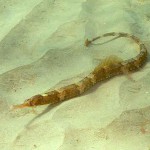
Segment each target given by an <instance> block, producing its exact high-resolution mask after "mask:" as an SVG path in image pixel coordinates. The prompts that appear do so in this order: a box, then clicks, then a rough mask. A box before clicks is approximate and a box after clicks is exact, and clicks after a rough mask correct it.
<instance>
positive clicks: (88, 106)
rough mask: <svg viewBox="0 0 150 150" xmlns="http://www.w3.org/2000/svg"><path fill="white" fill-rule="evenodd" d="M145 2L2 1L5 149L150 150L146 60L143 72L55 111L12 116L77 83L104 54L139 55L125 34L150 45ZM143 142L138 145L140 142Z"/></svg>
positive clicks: (0, 95) (0, 127)
mask: <svg viewBox="0 0 150 150" xmlns="http://www.w3.org/2000/svg"><path fill="white" fill-rule="evenodd" d="M149 7H150V2H149V1H148V0H132V1H131V0H124V1H120V0H114V1H111V0H109V1H103V0H86V1H83V0H76V1H73V0H66V1H61V0H32V1H28V0H25V1H23V2H22V1H19V0H8V1H4V0H1V1H0V12H1V13H0V26H1V28H0V30H1V32H0V33H1V34H0V104H1V105H0V112H1V113H0V119H1V124H0V139H1V141H0V149H3V150H10V149H12V150H19V149H22V150H30V149H38V150H47V149H50V150H70V149H71V150H92V149H94V150H99V149H102V150H112V149H115V150H125V149H128V150H138V149H139V150H141V149H145V150H146V149H150V144H149V143H150V141H149V135H150V121H149V120H150V115H149V107H150V93H149V91H150V69H149V57H148V60H147V62H146V65H145V66H144V67H143V68H142V69H141V70H139V71H137V72H135V73H133V74H129V76H130V77H131V78H132V79H134V80H135V81H134V82H133V81H132V80H130V79H129V78H128V76H126V75H122V76H116V77H114V78H112V79H110V80H107V81H106V82H105V81H104V82H102V83H99V84H97V85H96V86H94V87H92V88H91V89H90V90H89V91H87V92H85V93H84V94H82V95H81V96H79V97H76V98H73V99H71V100H68V101H65V102H63V103H59V104H55V105H45V106H39V107H36V108H35V109H34V111H33V110H32V109H30V108H24V109H18V110H10V107H11V106H12V105H16V104H21V103H23V102H24V100H25V99H27V98H29V97H31V96H33V95H36V94H39V93H43V92H45V91H47V90H49V89H54V88H56V89H57V88H58V87H63V86H65V85H67V84H72V83H75V82H78V81H79V80H81V79H83V78H84V77H85V76H87V75H88V74H89V73H90V72H91V71H92V70H93V69H94V68H95V67H96V66H97V65H98V64H99V62H101V60H102V59H104V58H105V57H107V56H110V55H117V56H118V57H120V58H122V59H123V60H125V59H129V58H133V57H135V56H136V55H137V54H138V53H139V51H138V47H137V45H136V44H135V43H134V42H133V41H131V40H129V39H126V38H116V39H112V38H109V37H108V38H104V39H101V40H98V41H96V42H94V44H93V45H91V46H90V47H85V46H84V41H85V40H86V39H87V38H89V39H92V38H94V37H96V36H99V35H102V34H104V33H108V32H127V33H130V34H133V35H135V36H137V37H139V38H140V39H141V41H143V43H144V44H145V45H146V47H147V49H148V51H149V46H150V44H149V43H150V40H149V39H150V34H149V33H150V30H149V29H150V16H149V10H150V9H149ZM137 143H138V144H137Z"/></svg>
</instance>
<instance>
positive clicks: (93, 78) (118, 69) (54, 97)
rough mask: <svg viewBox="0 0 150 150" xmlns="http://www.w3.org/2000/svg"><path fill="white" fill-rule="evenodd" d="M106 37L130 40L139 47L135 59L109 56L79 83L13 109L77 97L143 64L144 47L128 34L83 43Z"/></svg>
mask: <svg viewBox="0 0 150 150" xmlns="http://www.w3.org/2000/svg"><path fill="white" fill-rule="evenodd" d="M107 36H118V37H126V38H130V39H131V40H133V41H134V42H136V43H137V44H138V45H139V49H140V52H139V54H138V55H137V56H136V57H134V58H132V59H129V60H125V61H123V60H122V59H120V58H118V57H117V56H109V57H107V58H106V59H104V60H103V61H102V62H101V63H100V64H99V65H98V66H97V67H96V68H95V69H94V70H93V71H92V72H91V73H90V74H89V75H87V76H86V77H85V78H83V79H82V80H81V81H79V82H77V83H74V84H71V85H67V86H65V87H62V88H59V89H56V90H52V91H48V92H46V93H44V94H38V95H35V96H33V97H31V98H29V99H27V100H26V101H25V102H24V103H22V104H19V105H14V106H13V108H14V109H16V108H24V107H34V106H38V105H45V104H54V103H58V102H61V101H65V100H68V99H71V98H74V97H77V96H79V95H80V94H82V93H84V92H85V91H87V90H88V89H90V88H91V87H92V86H93V85H95V84H96V83H98V82H100V81H104V80H106V79H108V78H111V77H113V76H116V75H119V74H124V73H125V72H132V71H136V70H138V69H139V68H140V67H142V66H143V65H144V64H145V62H146V60H147V55H148V53H147V49H146V47H145V45H144V44H143V43H142V42H141V41H140V39H139V38H137V37H135V36H134V35H130V34H128V33H115V32H111V33H106V34H104V35H102V36H98V37H96V38H94V39H92V40H88V39H87V40H86V41H85V46H89V45H90V44H91V43H92V42H93V41H95V40H97V39H100V38H102V37H107Z"/></svg>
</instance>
